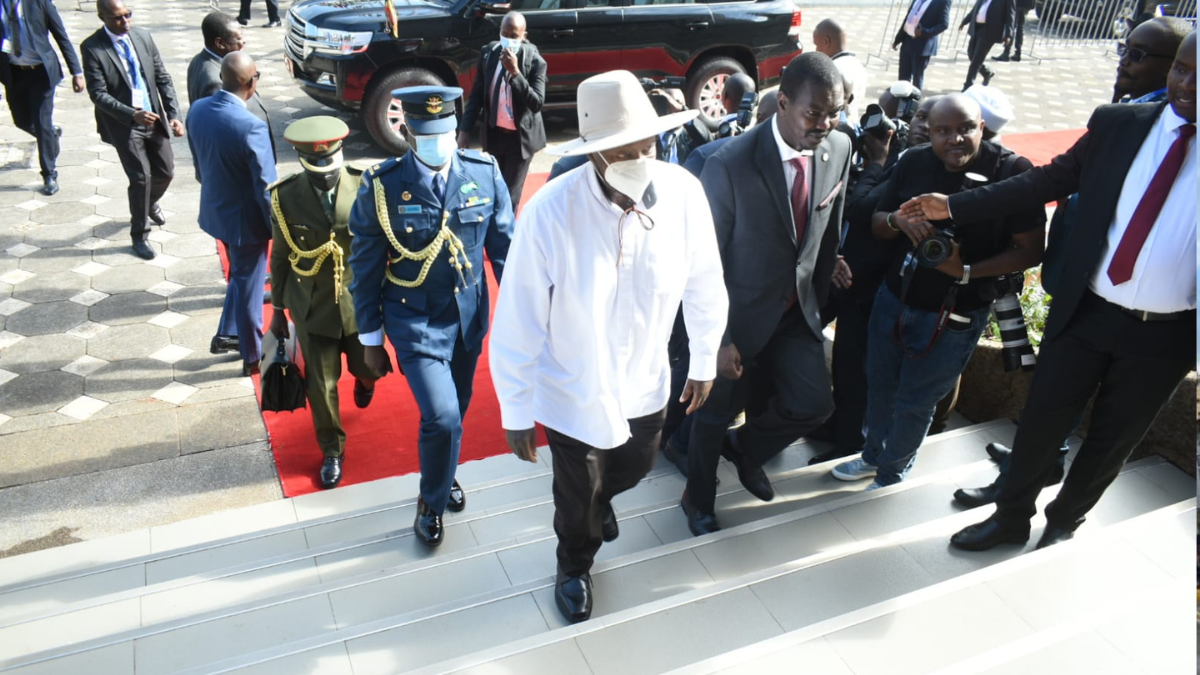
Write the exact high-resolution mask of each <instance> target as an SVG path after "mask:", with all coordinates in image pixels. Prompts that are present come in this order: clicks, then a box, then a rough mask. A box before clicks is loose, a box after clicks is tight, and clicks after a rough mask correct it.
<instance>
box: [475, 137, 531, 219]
mask: <svg viewBox="0 0 1200 675" xmlns="http://www.w3.org/2000/svg"><path fill="white" fill-rule="evenodd" d="M484 150H487V151H488V153H490V154H491V155H492V156H494V157H495V158H496V162H497V163H498V164H499V165H500V175H501V176H504V183H505V185H508V196H509V198H511V199H512V207H513V211H514V212H516V210H517V205H518V204H520V203H521V191H522V190H524V189H525V177H526V176H527V175H529V165H530V164H532V163H533V157H524V156H523V152H522V150H521V134H520V132H518V131H509V130H507V129H501V128H499V127H490V128H488V130H487V147H486V148H484Z"/></svg>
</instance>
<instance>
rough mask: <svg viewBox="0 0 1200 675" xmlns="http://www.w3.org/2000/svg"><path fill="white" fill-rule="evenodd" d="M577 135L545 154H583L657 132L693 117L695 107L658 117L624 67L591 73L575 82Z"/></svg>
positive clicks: (677, 125)
mask: <svg viewBox="0 0 1200 675" xmlns="http://www.w3.org/2000/svg"><path fill="white" fill-rule="evenodd" d="M576 96H577V102H578V109H579V138H577V139H575V140H573V141H569V142H567V143H563V144H562V145H559V146H556V147H554V148H547V149H546V154H549V155H555V156H559V157H572V156H576V155H586V154H590V153H593V152H600V151H601V150H612V149H613V148H619V147H621V146H622V145H628V144H630V143H633V142H635V141H640V140H642V139H645V138H651V137H653V136H657V135H659V134H661V133H663V132H664V131H670V130H671V129H674V128H676V127H679V126H682V125H683V124H684V123H686V122H689V121H691V120H694V119H696V116H697V115H699V114H700V113H699V111H696V110H685V111H683V112H678V113H672V114H670V115H663V116H662V117H659V116H658V114H657V113H656V112H655V111H654V104H652V103H651V102H650V98H649V97H648V96H646V92H645V90H643V89H642V85H641V83H640V82H639V81H638V79H637V78H636V77H634V75H633V73H631V72H629V71H628V70H613V71H610V72H607V73H600V74H599V75H593V76H591V77H589V78H588V79H586V80H584V81H583V82H581V83H580V84H579V91H578V93H577V95H576Z"/></svg>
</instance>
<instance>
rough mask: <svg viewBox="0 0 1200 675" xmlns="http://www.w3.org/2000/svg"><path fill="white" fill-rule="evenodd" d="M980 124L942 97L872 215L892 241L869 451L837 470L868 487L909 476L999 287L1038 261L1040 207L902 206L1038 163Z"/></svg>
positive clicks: (878, 311) (969, 106)
mask: <svg viewBox="0 0 1200 675" xmlns="http://www.w3.org/2000/svg"><path fill="white" fill-rule="evenodd" d="M983 126H984V125H983V122H982V114H981V111H980V109H979V105H978V104H977V103H975V101H974V100H972V99H970V98H968V97H966V96H963V95H961V94H951V95H948V96H946V97H944V98H942V99H941V100H940V101H938V102H937V103H936V104H935V105H934V106H933V109H932V110H931V111H930V115H929V130H930V137H931V145H930V146H928V147H919V148H914V149H913V150H912V152H909V153H906V154H905V156H904V157H903V158H902V159H901V160H900V162H899V163H898V164H897V165H896V169H895V173H894V175H893V176H892V178H891V179H890V180H889V182H888V187H887V188H886V189H885V191H884V195H883V198H882V199H881V201H880V202H879V206H878V207H877V212H876V213H875V215H874V217H873V218H872V223H871V227H872V231H873V232H874V233H875V236H876V237H878V238H880V239H883V240H887V241H890V242H891V243H890V246H889V248H888V259H889V261H890V267H889V269H888V272H887V275H886V276H885V279H884V287H883V288H881V289H880V290H879V292H878V294H877V295H876V297H875V303H874V306H873V308H872V310H871V317H870V323H869V326H868V338H867V339H868V344H867V385H868V387H867V413H866V427H867V438H866V447H865V448H864V450H863V454H862V458H860V459H854V460H851V461H848V462H843V463H842V464H839V465H838V466H837V467H836V468H835V469H834V470H833V475H834V477H835V478H838V479H840V480H846V481H852V480H860V479H864V478H869V477H872V476H874V478H875V480H874V482H873V483H872V484H871V487H870V488H868V489H876V488H878V487H885V486H888V485H892V484H894V483H897V482H900V481H901V480H903V479H904V477H905V475H906V474H907V473H908V471H909V470H910V469H911V467H912V463H913V461H914V459H915V458H916V454H917V449H918V448H919V447H920V445H921V443H922V441H924V439H925V435H926V433H927V432H928V430H929V424H930V421H931V420H932V418H933V414H934V408H935V406H936V405H937V402H938V401H939V400H940V399H941V398H942V397H943V396H945V394H946V393H947V392H948V391H949V390H950V388H951V387H952V386H953V384H954V382H955V380H956V379H957V378H958V376H959V374H960V373H962V370H963V368H964V367H966V364H967V361H968V360H969V359H970V357H971V354H972V353H973V352H974V350H975V344H976V342H978V340H979V336H980V335H981V334H982V333H983V330H984V328H985V327H986V325H987V322H988V317H989V315H990V313H991V304H992V300H993V299H994V298H995V297H997V295H998V294H999V293H1001V292H1002V289H999V288H998V286H1001V285H1004V284H1005V283H1007V284H1012V283H1016V284H1019V283H1020V282H1019V281H1018V280H1012V281H1009V280H1011V279H1012V277H1011V276H1005V275H1012V274H1013V273H1015V272H1020V271H1022V270H1025V269H1028V268H1030V267H1033V266H1035V265H1037V264H1038V263H1039V262H1040V261H1041V257H1042V250H1043V246H1044V241H1045V225H1046V214H1045V210H1044V209H1042V208H1038V209H1034V210H1030V211H1027V212H1022V213H1020V214H1017V215H1014V216H1010V217H1008V218H1005V219H1003V220H997V221H976V222H951V221H940V222H937V223H930V222H928V221H917V220H907V219H905V218H903V217H901V216H900V215H899V214H898V213H895V212H894V210H895V209H897V208H899V206H900V205H901V204H903V203H904V202H905V200H907V199H909V198H910V197H911V196H915V195H919V194H924V193H926V192H931V191H937V192H941V193H944V194H952V193H956V192H960V191H962V190H965V189H969V188H970V187H973V186H975V185H979V184H982V183H986V182H994V181H998V180H1002V179H1003V178H1005V177H1007V176H1009V175H1013V174H1016V173H1019V172H1021V171H1025V170H1027V169H1029V168H1030V167H1031V164H1030V163H1029V161H1028V160H1026V159H1024V158H1022V157H1017V156H1015V155H1013V153H1011V152H1010V151H1008V150H1006V149H1004V148H1002V147H1000V146H998V145H995V144H993V143H988V142H984V141H983V140H982V136H983ZM939 249H940V250H939ZM939 258H941V259H940V260H939ZM1018 278H1019V277H1018ZM1003 290H1008V289H1003Z"/></svg>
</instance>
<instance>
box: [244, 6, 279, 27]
mask: <svg viewBox="0 0 1200 675" xmlns="http://www.w3.org/2000/svg"><path fill="white" fill-rule="evenodd" d="M250 4H251V0H242V4H241V7H240V8H239V9H238V16H237V22H238V23H240V24H242V25H243V26H249V25H250ZM281 25H282V24H281V23H280V21H279V0H267V23H265V24H264V25H263V28H278V27H279V26H281Z"/></svg>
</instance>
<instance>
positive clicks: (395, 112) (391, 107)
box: [387, 98, 404, 136]
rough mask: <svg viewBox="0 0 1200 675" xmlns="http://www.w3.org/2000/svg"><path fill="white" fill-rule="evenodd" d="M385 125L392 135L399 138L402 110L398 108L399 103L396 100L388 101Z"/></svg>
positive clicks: (402, 116)
mask: <svg viewBox="0 0 1200 675" xmlns="http://www.w3.org/2000/svg"><path fill="white" fill-rule="evenodd" d="M387 124H388V128H389V129H391V130H392V133H394V134H396V136H400V126H401V125H403V124H404V109H403V108H401V107H400V101H399V100H397V99H394V98H393V99H392V100H390V101H388V109H387Z"/></svg>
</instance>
